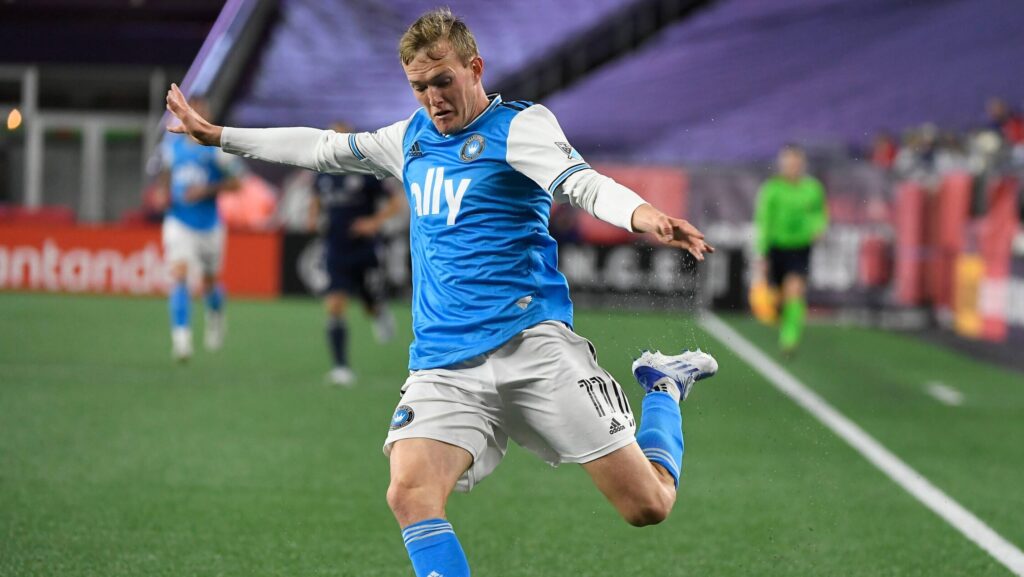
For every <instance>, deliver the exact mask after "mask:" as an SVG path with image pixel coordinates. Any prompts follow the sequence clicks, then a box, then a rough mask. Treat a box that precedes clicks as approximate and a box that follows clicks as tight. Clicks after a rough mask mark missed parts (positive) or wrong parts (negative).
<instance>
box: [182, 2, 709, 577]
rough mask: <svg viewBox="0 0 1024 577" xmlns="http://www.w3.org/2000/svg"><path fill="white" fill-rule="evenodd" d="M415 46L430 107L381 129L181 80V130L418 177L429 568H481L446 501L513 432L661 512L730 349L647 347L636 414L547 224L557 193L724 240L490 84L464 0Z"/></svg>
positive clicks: (416, 378)
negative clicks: (219, 101)
mask: <svg viewBox="0 0 1024 577" xmlns="http://www.w3.org/2000/svg"><path fill="white" fill-rule="evenodd" d="M399 55H400V58H401V62H402V66H403V69H404V71H405V74H406V77H407V79H408V81H409V84H410V86H411V87H412V90H413V93H414V95H415V96H416V98H417V100H418V101H419V103H420V104H421V105H422V108H420V109H418V110H417V111H416V112H415V113H413V114H412V116H410V117H409V118H407V119H405V120H402V121H399V122H397V123H395V124H392V125H390V126H387V127H384V128H382V129H380V130H377V131H376V132H360V133H350V134H339V133H336V132H333V131H321V130H314V129H310V128H272V129H237V128H222V127H220V126H215V125H213V124H210V123H209V122H206V121H205V120H203V118H202V117H201V116H200V115H198V114H196V113H195V111H193V110H191V109H189V108H188V106H187V104H186V102H185V99H184V97H183V95H182V94H181V92H180V91H179V90H178V88H177V87H176V86H173V85H172V86H171V90H170V92H169V93H168V97H167V103H168V108H169V109H170V110H171V111H172V112H173V113H174V114H175V115H176V116H177V117H178V118H179V119H180V120H181V125H179V126H175V127H173V128H171V130H173V131H176V132H184V133H188V134H190V135H191V136H193V137H194V138H196V139H197V140H198V141H200V142H203V143H205V144H210V145H220V146H222V147H224V149H225V150H227V151H229V152H234V153H236V154H242V155H245V156H251V157H257V158H262V159H265V160H272V161H275V162H282V163H287V164H292V165H297V166H304V167H307V168H311V169H314V170H319V171H324V172H354V173H373V174H376V175H378V176H395V177H397V178H400V179H401V180H402V181H403V183H404V186H405V192H406V199H407V200H408V202H409V205H410V207H411V209H410V221H411V222H410V245H411V254H412V264H413V297H412V298H413V302H412V306H413V332H414V336H415V340H414V342H413V343H412V345H411V346H410V351H409V352H410V354H409V369H410V375H409V377H408V379H407V380H406V382H405V385H404V387H403V391H404V394H403V396H402V399H401V400H400V401H399V405H398V407H397V409H396V410H395V412H394V415H393V416H392V419H391V431H390V433H389V434H388V437H387V440H386V441H385V445H384V452H385V454H387V455H389V458H390V464H391V483H390V486H389V487H388V491H387V500H388V504H389V505H390V507H391V510H392V512H393V513H394V515H395V518H396V519H397V521H398V523H399V525H400V526H401V528H402V535H403V538H404V540H405V545H406V548H407V551H408V553H409V557H410V559H411V561H412V565H413V568H414V569H415V572H416V575H417V576H419V577H430V576H434V577H437V576H440V575H443V576H444V577H465V576H467V575H469V564H468V562H467V560H466V556H465V554H464V553H463V550H462V547H461V545H460V544H459V541H458V539H457V538H456V536H455V532H454V530H453V528H452V526H451V524H450V523H449V522H448V521H447V520H446V519H445V503H446V501H447V499H448V496H449V495H450V493H451V492H452V491H453V490H455V489H459V490H462V491H468V490H469V489H470V488H472V487H473V485H475V484H476V483H479V482H480V481H481V480H482V479H483V478H484V477H486V476H487V475H488V474H490V473H491V472H492V471H493V470H494V468H495V467H497V466H498V463H499V462H500V461H501V459H502V457H503V456H504V454H505V450H506V448H507V445H508V440H509V439H510V438H511V439H512V440H514V441H515V442H517V443H519V444H520V445H522V446H524V447H526V448H527V449H529V450H530V451H532V452H533V453H535V454H536V455H538V456H539V457H540V458H542V459H544V460H545V461H548V462H549V463H551V464H559V463H580V464H582V467H583V468H584V469H585V470H586V471H587V473H588V474H589V475H590V477H591V478H592V479H593V482H594V483H595V485H596V486H597V487H598V489H600V490H601V491H602V492H603V493H604V495H605V496H606V497H607V498H608V499H609V501H610V502H611V503H612V505H613V506H614V507H615V508H616V509H617V510H618V511H619V513H620V514H621V515H622V516H623V517H624V518H625V519H626V521H628V522H629V523H631V524H634V525H649V524H653V523H658V522H660V521H662V520H663V519H665V517H666V516H667V515H668V514H669V511H670V510H671V508H672V506H673V503H674V502H675V499H676V489H677V487H678V482H679V475H680V471H681V469H680V466H681V464H682V457H683V434H682V428H681V426H682V417H681V413H680V407H679V402H680V400H681V399H682V398H684V397H685V396H686V395H687V393H689V391H690V389H691V387H692V385H693V383H694V381H696V380H698V379H700V378H703V377H708V376H711V375H712V374H714V373H715V371H716V370H717V368H718V366H717V363H716V362H715V360H714V359H713V358H712V357H711V356H710V355H707V354H706V353H701V352H690V351H687V352H685V353H683V354H680V355H676V356H666V355H663V354H661V353H651V352H645V353H644V354H643V355H642V356H641V357H640V358H639V359H637V361H636V362H634V364H633V371H634V375H635V376H636V377H637V380H638V381H639V382H640V384H641V385H642V386H643V387H644V388H645V389H646V391H647V394H646V396H645V397H644V400H643V412H642V419H641V422H640V426H639V431H637V430H636V424H635V422H634V417H633V412H632V410H631V408H630V405H629V402H628V400H627V399H626V396H625V394H624V393H623V391H622V390H621V389H620V387H619V385H618V383H616V382H615V381H614V379H612V377H611V376H610V375H609V374H608V373H607V372H606V371H604V370H603V369H602V368H601V367H600V366H599V365H598V364H597V360H596V357H595V355H594V350H593V347H592V345H591V344H590V342H589V341H587V340H586V339H585V338H583V337H581V336H579V335H578V334H576V333H575V332H573V330H572V322H573V315H572V303H571V301H570V300H569V290H568V286H567V284H566V280H565V277H563V276H562V274H561V273H560V272H559V271H558V269H557V267H556V259H557V246H556V244H555V241H554V239H552V238H551V236H550V235H549V234H548V230H547V225H548V215H549V211H550V208H551V202H552V198H556V199H559V200H568V202H570V203H572V204H573V205H575V206H578V207H582V208H583V209H584V210H586V211H587V212H589V213H590V214H593V215H596V216H597V217H598V218H601V219H603V220H605V221H608V222H611V223H614V224H616V225H618V226H621V227H623V228H626V229H628V230H631V231H634V232H638V233H653V235H654V237H655V238H656V239H658V240H659V241H660V242H662V243H664V244H667V245H669V246H673V247H678V248H680V249H683V250H687V251H689V252H690V254H692V255H693V256H694V257H695V258H697V259H698V260H703V258H704V253H705V252H711V251H712V250H713V249H712V247H711V246H710V245H708V244H707V243H705V242H704V237H703V235H702V234H701V233H700V232H699V231H698V230H697V229H696V228H694V227H693V226H692V225H690V223H688V222H686V221H685V220H681V219H677V218H672V217H670V216H667V215H665V214H663V213H661V212H660V211H658V210H657V209H655V208H654V207H652V206H651V205H649V204H647V203H646V202H644V201H643V199H641V198H640V197H639V196H637V195H636V193H634V192H633V191H631V190H629V189H627V188H625V187H623V186H621V185H619V184H617V183H616V182H615V181H613V180H611V179H609V178H607V177H605V176H603V175H601V174H599V173H597V172H596V171H595V170H593V169H592V168H591V167H590V165H588V164H587V163H586V161H584V160H583V158H582V157H581V156H580V154H579V152H578V151H576V150H575V149H574V148H573V147H572V146H571V145H570V144H569V142H568V140H567V139H566V138H565V135H564V134H563V133H562V130H561V129H560V128H559V126H558V123H557V122H556V120H555V117H554V115H552V114H551V112H550V111H549V110H548V109H546V108H544V107H543V106H540V105H538V104H533V103H531V102H523V101H505V100H503V99H502V98H501V96H499V95H497V94H492V95H487V93H486V92H485V91H484V88H483V84H482V76H483V72H484V61H483V59H482V58H481V57H480V55H479V54H478V52H477V47H476V41H475V39H474V38H473V35H472V34H471V33H470V31H469V29H468V28H467V27H466V25H465V24H464V23H463V22H462V21H461V20H459V19H458V18H455V17H454V16H452V14H451V12H450V11H449V10H448V9H446V8H441V9H436V10H433V11H430V12H428V13H426V14H424V15H423V16H421V17H420V18H419V19H418V20H417V21H416V22H415V23H413V24H412V26H411V27H410V28H409V29H408V30H407V31H406V32H405V34H404V35H403V36H402V38H401V40H400V43H399ZM634 433H636V434H635V435H634Z"/></svg>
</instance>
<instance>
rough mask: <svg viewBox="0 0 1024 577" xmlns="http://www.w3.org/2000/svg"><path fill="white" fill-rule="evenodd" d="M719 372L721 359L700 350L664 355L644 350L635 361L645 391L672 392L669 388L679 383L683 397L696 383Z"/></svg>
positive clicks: (679, 389) (635, 372) (634, 373)
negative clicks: (719, 360)
mask: <svg viewBox="0 0 1024 577" xmlns="http://www.w3.org/2000/svg"><path fill="white" fill-rule="evenodd" d="M717 372H718V361H716V360H715V358H714V357H712V356H711V355H709V354H707V353H705V352H703V351H701V350H700V349H697V350H696V351H684V352H683V353H681V354H678V355H675V356H669V355H664V354H662V353H661V351H655V352H653V353H652V352H651V351H644V352H643V354H642V355H640V358H639V359H637V360H635V361H633V376H634V377H636V380H637V382H639V383H640V386H642V387H643V388H644V390H646V391H647V392H648V393H650V392H652V391H662V392H668V393H670V394H671V391H670V390H669V387H670V386H675V387H676V390H678V391H679V397H680V399H681V400H685V399H686V396H687V395H689V394H690V389H692V388H693V384H694V383H695V382H697V381H699V380H701V379H706V378H708V377H713V376H715V373H717ZM672 396H675V395H672Z"/></svg>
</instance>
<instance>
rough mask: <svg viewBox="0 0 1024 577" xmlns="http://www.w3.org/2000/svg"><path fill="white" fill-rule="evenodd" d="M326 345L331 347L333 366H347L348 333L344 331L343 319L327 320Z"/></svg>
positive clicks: (331, 318) (329, 318) (330, 318)
mask: <svg viewBox="0 0 1024 577" xmlns="http://www.w3.org/2000/svg"><path fill="white" fill-rule="evenodd" d="M327 344H328V345H330V347H331V356H332V357H333V358H334V366H336V367H347V366H348V352H347V349H348V331H347V330H346V329H345V317H328V318H327Z"/></svg>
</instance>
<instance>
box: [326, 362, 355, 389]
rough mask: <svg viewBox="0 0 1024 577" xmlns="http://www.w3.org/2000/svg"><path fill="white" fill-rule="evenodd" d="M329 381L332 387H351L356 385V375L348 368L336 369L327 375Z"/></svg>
mask: <svg viewBox="0 0 1024 577" xmlns="http://www.w3.org/2000/svg"><path fill="white" fill-rule="evenodd" d="M327 380H329V381H330V382H331V384H332V385H338V386H339V387H351V386H352V385H354V384H356V374H355V373H353V372H352V369H350V368H348V367H334V368H333V369H331V372H329V373H327Z"/></svg>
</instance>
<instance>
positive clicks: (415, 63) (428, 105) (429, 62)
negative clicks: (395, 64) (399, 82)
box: [403, 42, 484, 134]
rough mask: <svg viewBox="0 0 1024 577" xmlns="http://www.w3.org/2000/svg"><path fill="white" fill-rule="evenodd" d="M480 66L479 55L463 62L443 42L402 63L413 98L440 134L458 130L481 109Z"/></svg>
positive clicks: (481, 65) (481, 73)
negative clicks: (467, 61) (466, 62)
mask: <svg viewBox="0 0 1024 577" xmlns="http://www.w3.org/2000/svg"><path fill="white" fill-rule="evenodd" d="M483 67H484V62H483V60H482V59H481V58H480V57H479V56H477V57H475V58H473V59H472V60H470V61H469V64H468V65H467V64H463V63H462V61H461V60H460V59H459V57H458V55H457V54H456V53H455V51H454V50H452V48H451V46H449V45H448V43H447V42H442V43H440V44H438V45H436V46H434V47H433V48H432V49H424V50H420V51H419V53H418V54H417V55H416V58H413V60H412V61H411V62H409V63H408V64H405V65H403V68H404V69H405V76H406V77H407V78H408V79H409V85H410V86H412V91H413V94H414V95H415V96H416V100H418V101H419V102H420V104H421V105H423V108H425V109H426V111H427V114H429V115H430V120H431V121H433V123H434V127H435V128H437V130H438V132H440V133H442V134H452V133H453V132H458V131H460V130H462V129H463V128H465V127H466V125H467V124H469V123H470V122H472V121H473V119H474V118H476V117H477V115H478V114H480V112H481V111H482V109H481V107H480V100H481V97H480V95H481V94H482V93H483V89H482V88H481V86H480V77H481V76H482V75H483Z"/></svg>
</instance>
